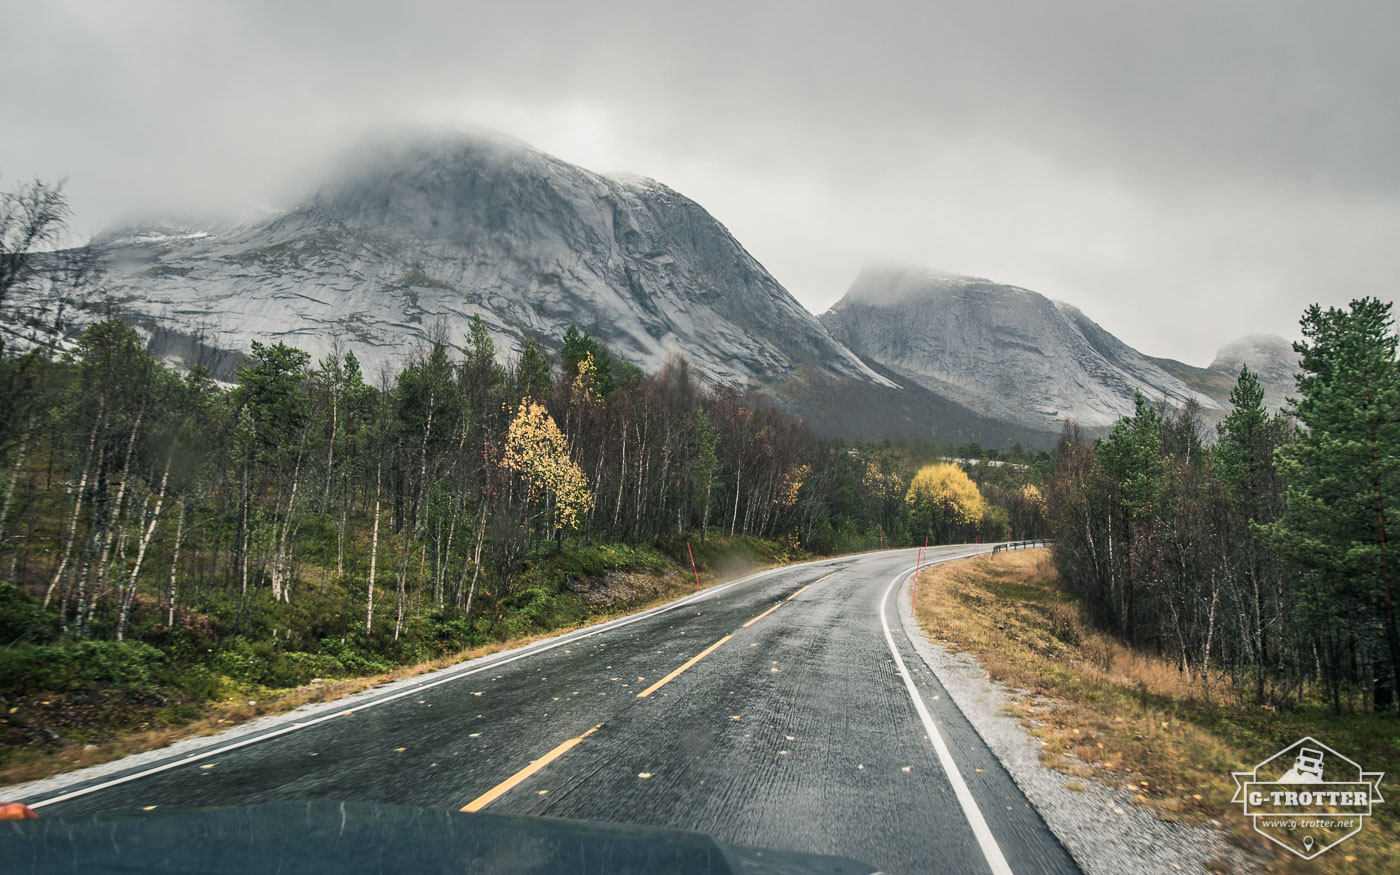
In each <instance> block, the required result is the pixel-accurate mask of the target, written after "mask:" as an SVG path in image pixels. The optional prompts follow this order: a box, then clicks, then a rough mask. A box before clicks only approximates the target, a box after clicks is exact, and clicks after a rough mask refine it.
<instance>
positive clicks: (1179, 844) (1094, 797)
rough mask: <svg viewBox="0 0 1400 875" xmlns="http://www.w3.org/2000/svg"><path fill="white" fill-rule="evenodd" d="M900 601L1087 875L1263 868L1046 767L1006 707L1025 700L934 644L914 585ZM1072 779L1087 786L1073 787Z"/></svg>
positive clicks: (935, 666) (1128, 800)
mask: <svg viewBox="0 0 1400 875" xmlns="http://www.w3.org/2000/svg"><path fill="white" fill-rule="evenodd" d="M898 602H899V619H900V622H901V623H902V624H903V625H904V632H905V634H906V635H908V636H909V640H910V641H912V642H913V643H914V649H915V650H916V651H917V652H918V654H919V656H920V657H921V658H922V659H923V660H924V663H925V664H927V665H928V667H929V670H930V671H932V672H933V674H934V676H935V677H937V678H938V681H939V683H941V684H942V685H943V687H944V689H946V690H947V691H948V695H949V696H951V697H952V699H953V702H954V703H955V704H956V705H957V706H958V708H959V709H960V710H961V711H962V712H963V714H965V715H966V716H967V719H968V721H969V722H970V723H971V724H972V727H973V729H975V730H977V733H978V734H979V735H980V736H982V740H983V741H985V742H986V743H987V746H988V747H989V748H991V751H992V753H994V754H996V756H997V758H998V759H999V760H1001V762H1002V765H1004V766H1005V767H1006V770H1007V771H1008V772H1009V773H1010V774H1011V778H1012V780H1013V781H1015V782H1016V784H1017V786H1019V787H1020V788H1021V791H1022V792H1023V793H1025V794H1026V798H1027V799H1029V800H1030V803H1031V804H1032V805H1034V806H1035V808H1036V810H1037V811H1039V812H1040V816H1041V817H1042V818H1044V820H1045V823H1046V825H1047V826H1049V827H1050V830H1051V831H1052V832H1053V833H1055V836H1056V837H1057V838H1058V839H1059V840H1060V843H1061V844H1063V845H1064V846H1065V850H1067V851H1069V853H1070V856H1072V857H1074V860H1075V862H1076V863H1078V864H1079V866H1080V868H1081V869H1083V870H1084V871H1085V873H1087V875H1101V873H1102V875H1139V873H1142V875H1156V873H1173V872H1206V871H1220V868H1221V864H1224V866H1225V867H1227V868H1228V870H1229V871H1233V872H1250V871H1257V870H1258V869H1259V868H1260V865H1259V863H1258V862H1257V861H1254V860H1251V859H1250V858H1249V857H1247V856H1246V855H1245V854H1244V852H1242V851H1241V850H1240V849H1239V848H1237V847H1235V846H1234V845H1231V844H1229V843H1228V842H1226V840H1225V836H1224V833H1223V832H1222V831H1220V830H1216V829H1212V828H1209V827H1203V826H1191V825H1188V824H1181V823H1168V822H1167V821H1164V820H1161V819H1160V818H1158V817H1156V816H1155V815H1153V813H1152V812H1151V811H1149V810H1148V809H1146V808H1143V807H1142V806H1140V805H1137V804H1135V803H1134V802H1133V801H1132V798H1133V794H1132V793H1131V792H1129V791H1127V790H1118V789H1113V788H1111V787H1108V786H1105V785H1103V784H1100V783H1097V782H1095V781H1093V780H1090V779H1082V780H1081V779H1075V778H1071V777H1070V776H1068V775H1066V774H1064V773H1062V772H1057V771H1055V770H1054V769H1050V768H1047V767H1046V766H1044V765H1042V764H1041V762H1040V749H1041V747H1042V744H1043V743H1042V742H1041V741H1040V740H1039V739H1037V738H1035V737H1033V736H1032V735H1031V734H1030V733H1028V732H1027V731H1026V729H1025V727H1024V726H1022V725H1021V721H1020V719H1018V718H1017V717H1014V716H1012V715H1010V714H1008V713H1007V710H1006V709H1007V707H1008V706H1009V705H1011V704H1012V703H1013V702H1017V701H1019V700H1020V699H1022V698H1024V697H1023V696H1018V695H1017V694H1016V692H1015V691H1014V690H1012V689H1010V688H1008V687H1007V686H1005V685H1004V684H1001V683H998V682H996V681H992V680H989V679H988V678H987V676H986V675H987V672H986V671H985V670H984V669H983V668H982V666H981V665H980V664H979V663H978V662H977V660H976V658H975V657H973V656H972V654H970V653H954V652H952V651H950V650H948V649H947V648H945V647H943V646H941V645H939V644H937V643H936V642H934V641H933V640H931V639H930V638H929V637H928V635H926V634H925V633H924V631H923V630H922V629H920V628H919V625H918V622H917V621H916V620H915V619H914V610H913V601H912V599H911V598H910V589H909V584H908V582H906V583H905V584H904V586H903V587H902V588H901V589H900V592H899V599H898ZM1071 782H1075V783H1077V785H1078V786H1081V787H1082V789H1081V790H1072V789H1070V788H1069V786H1068V785H1069V784H1070V783H1071ZM1208 864H1211V868H1207V865H1208Z"/></svg>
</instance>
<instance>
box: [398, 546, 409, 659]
mask: <svg viewBox="0 0 1400 875" xmlns="http://www.w3.org/2000/svg"><path fill="white" fill-rule="evenodd" d="M411 546H412V543H411V542H410V543H408V544H402V545H401V549H400V551H399V575H398V579H397V580H396V581H395V584H394V640H395V641H397V640H399V634H400V633H401V632H402V631H403V612H404V599H405V597H406V595H407V593H408V560H409V558H410V553H409V548H410V547H411Z"/></svg>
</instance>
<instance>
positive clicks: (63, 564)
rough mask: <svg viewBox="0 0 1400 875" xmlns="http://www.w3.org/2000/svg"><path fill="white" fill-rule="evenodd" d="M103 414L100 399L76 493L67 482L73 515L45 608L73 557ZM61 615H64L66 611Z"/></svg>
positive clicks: (45, 599) (104, 405)
mask: <svg viewBox="0 0 1400 875" xmlns="http://www.w3.org/2000/svg"><path fill="white" fill-rule="evenodd" d="M105 413H106V399H102V400H101V401H99V402H98V406H97V419H96V420H94V421H93V423H92V431H91V432H89V433H88V445H87V456H86V457H85V458H84V459H83V475H82V477H81V478H80V479H79V480H78V489H77V492H76V493H74V492H73V488H72V483H73V481H72V480H71V479H70V480H69V481H68V483H69V494H71V495H74V498H73V515H72V516H71V517H70V518H69V520H68V536H67V537H66V538H64V543H63V558H62V559H60V560H59V562H58V568H57V569H56V570H55V571H54V574H53V580H52V581H50V582H49V588H48V590H46V591H45V592H44V607H46V608H47V607H48V606H49V600H50V599H52V598H53V591H54V589H55V588H56V587H57V586H58V584H59V582H60V581H62V580H63V572H65V571H67V570H68V559H69V558H70V557H71V556H72V555H73V542H74V541H75V540H76V539H77V535H78V517H79V515H80V514H81V513H82V510H83V495H84V493H86V492H87V482H88V472H89V471H91V470H92V454H93V451H94V448H95V447H96V446H97V430H98V428H99V427H100V426H101V425H102V417H103V415H104V414H105ZM97 464H98V467H101V465H102V461H101V460H100V459H99V460H98V462H97ZM62 613H66V611H64V612H62Z"/></svg>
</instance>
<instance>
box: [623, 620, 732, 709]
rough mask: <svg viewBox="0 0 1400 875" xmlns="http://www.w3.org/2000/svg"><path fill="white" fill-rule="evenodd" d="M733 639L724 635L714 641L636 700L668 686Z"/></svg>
mask: <svg viewBox="0 0 1400 875" xmlns="http://www.w3.org/2000/svg"><path fill="white" fill-rule="evenodd" d="M733 637H734V636H733V635H726V636H724V637H723V638H721V639H719V640H718V641H716V642H715V643H714V644H711V645H710V646H709V647H706V648H705V649H704V650H702V651H700V652H699V653H697V654H695V655H694V656H692V657H691V658H690V659H688V660H686V661H685V664H684V665H682V666H681V667H680V668H678V669H676V670H675V671H673V672H671V673H670V674H668V675H666V676H665V677H664V678H662V679H661V680H659V681H657V682H656V683H654V684H652V685H651V686H649V687H647V688H646V689H645V690H642V691H641V692H640V693H638V694H637V698H638V699H645V698H646V697H647V696H650V695H651V694H652V693H654V692H656V691H657V690H659V689H661V688H662V687H664V686H666V685H667V684H669V683H670V682H671V681H673V680H675V679H676V678H677V677H678V676H680V673H681V672H683V671H685V670H686V669H688V668H690V667H691V666H692V665H694V664H695V663H697V662H699V661H700V660H702V659H704V658H705V657H707V656H709V655H710V654H711V653H713V652H714V651H715V648H717V647H719V646H720V645H721V644H723V643H724V642H726V641H728V640H729V639H730V638H733Z"/></svg>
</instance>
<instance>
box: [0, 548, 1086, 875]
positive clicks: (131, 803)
mask: <svg viewBox="0 0 1400 875" xmlns="http://www.w3.org/2000/svg"><path fill="white" fill-rule="evenodd" d="M989 549H990V546H987V545H963V546H952V547H935V548H931V549H930V550H929V551H928V552H927V553H926V554H925V556H926V558H925V562H926V564H927V563H934V562H944V561H949V560H952V559H958V558H963V557H967V556H971V555H975V554H977V553H981V552H986V551H988V550H989ZM914 561H915V551H912V550H900V551H885V552H880V553H869V554H864V555H861V556H854V557H846V558H842V559H830V560H822V561H818V562H812V563H806V564H803V565H798V566H790V567H787V568H781V569H775V570H772V571H767V572H762V573H759V574H756V575H751V576H749V577H747V578H743V579H741V580H739V581H736V582H734V583H731V584H726V585H723V586H718V587H714V588H712V589H709V590H705V591H702V592H700V593H697V594H696V595H695V596H691V597H689V598H687V599H684V600H682V601H680V602H676V603H673V604H671V605H668V606H665V607H663V608H659V609H654V610H651V611H647V612H643V613H641V614H638V615H634V616H632V617H628V618H625V619H622V620H616V621H612V622H610V623H607V624H603V625H601V626H598V627H593V628H592V629H589V630H581V631H580V632H575V633H570V634H568V635H564V636H560V637H558V638H554V639H550V640H548V641H543V642H538V643H536V644H534V645H530V646H528V647H525V648H521V649H519V650H515V651H510V652H507V653H500V654H495V655H493V656H489V657H484V658H482V659H479V660H474V661H472V662H470V663H463V664H462V665H459V666H454V667H452V668H450V669H446V670H444V671H442V672H438V673H436V674H433V675H424V676H421V677H419V678H415V679H413V680H412V681H409V682H401V683H399V684H396V685H394V686H393V687H391V688H385V690H384V691H381V692H379V693H376V694H372V695H370V696H368V697H364V698H359V699H356V700H354V701H353V702H348V703H341V704H339V705H336V706H334V707H331V706H324V707H323V708H322V710H321V711H320V712H319V713H318V714H313V715H311V716H307V715H306V714H304V713H302V714H301V715H299V716H298V715H291V716H289V717H288V718H287V720H286V721H284V722H282V723H281V724H279V725H278V726H276V727H275V728H273V729H263V730H260V731H259V732H257V733H255V734H252V735H244V736H241V737H238V736H230V737H223V738H222V739H221V738H220V737H214V738H210V739H206V740H205V743H204V746H203V747H202V748H200V749H199V750H198V751H196V752H194V753H185V754H182V755H179V756H177V757H171V758H167V759H165V760H164V761H161V760H156V761H154V762H151V761H147V762H145V763H143V764H141V765H138V766H129V767H125V768H123V767H122V765H121V764H120V763H118V764H116V766H115V767H113V768H110V769H108V770H106V774H104V775H103V776H102V777H100V778H96V779H93V778H89V779H87V780H85V781H82V782H81V783H72V784H69V785H67V786H55V782H45V784H44V785H43V786H44V790H43V791H42V792H33V793H31V795H30V796H29V797H28V798H25V797H24V796H23V792H24V788H14V790H18V791H19V793H18V794H16V793H15V792H14V791H13V790H12V791H11V793H9V794H6V795H9V796H10V798H11V799H15V798H16V797H18V801H24V802H27V803H28V804H30V805H31V806H33V807H36V808H38V809H39V810H40V811H41V814H42V815H43V816H45V817H48V816H53V815H66V814H78V813H90V812H110V811H137V810H143V809H149V808H150V807H151V806H157V807H159V808H162V809H169V808H194V807H209V806H226V805H241V804H252V803H260V802H270V801H278V800H305V799H331V800H363V801H372V802H381V803H397V804H405V805H417V806H424V807H431V808H451V809H453V810H457V809H464V810H472V811H478V810H481V811H489V812H492V813H507V814H525V815H543V816H551V817H567V818H576V819H582V820H595V821H611V822H620V823H634V824H643V825H650V826H663V827H672V828H681V829H690V830H699V831H702V832H707V833H709V834H711V835H713V836H714V837H715V838H717V839H718V840H720V841H722V842H726V843H731V844H741V845H756V846H761V847H772V848H786V849H793V850H800V851H806V852H813V853H822V854H833V855H840V856H845V857H850V858H853V859H856V860H860V861H862V862H865V863H867V864H869V865H871V866H872V867H876V868H878V869H880V870H881V871H884V872H890V873H915V872H957V873H964V872H969V873H971V872H1008V871H1014V872H1018V873H1033V872H1077V871H1078V869H1077V867H1076V866H1075V864H1074V862H1073V860H1072V859H1071V858H1070V856H1069V855H1068V854H1067V853H1066V852H1065V850H1064V849H1063V847H1062V846H1061V845H1060V843H1059V842H1058V840H1057V839H1056V838H1055V837H1054V835H1053V834H1052V833H1051V832H1050V830H1049V829H1048V828H1047V827H1046V826H1045V823H1044V822H1043V821H1042V820H1041V818H1040V816H1039V815H1038V814H1037V813H1036V811H1035V810H1034V809H1033V808H1032V807H1031V806H1030V804H1029V803H1028V802H1027V801H1026V798H1025V797H1024V795H1023V794H1022V793H1021V791H1020V790H1019V789H1018V788H1017V787H1016V785H1015V784H1014V783H1013V782H1012V780H1011V778H1010V776H1009V775H1007V773H1006V771H1005V770H1004V769H1003V768H1002V766H1001V764H1000V763H999V762H998V761H997V759H996V757H995V756H994V755H993V754H992V753H991V752H990V751H989V750H988V749H987V747H986V745H985V744H983V742H982V740H981V738H980V737H979V736H978V735H977V734H976V732H975V731H974V730H973V729H972V728H971V726H970V725H969V724H968V722H967V720H966V719H965V718H964V717H963V715H962V713H961V712H960V711H959V710H958V709H957V707H956V706H955V705H954V704H953V702H952V701H951V699H950V698H949V697H948V695H947V694H946V693H945V692H944V691H943V689H942V687H941V685H940V684H939V683H938V681H937V679H936V678H935V677H933V675H932V673H931V672H930V671H929V670H928V668H927V667H926V665H925V664H924V663H923V661H922V660H921V659H920V657H919V656H918V655H917V654H916V653H915V652H914V649H913V647H912V645H911V644H910V642H909V640H908V638H907V636H906V635H905V633H904V631H903V624H902V623H901V622H900V621H899V616H898V615H897V613H896V611H897V608H896V604H895V603H896V597H897V594H898V592H899V591H900V589H901V588H902V587H903V586H904V585H905V584H906V583H907V580H908V578H909V576H910V575H909V572H910V571H911V570H912V568H913V565H914Z"/></svg>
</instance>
